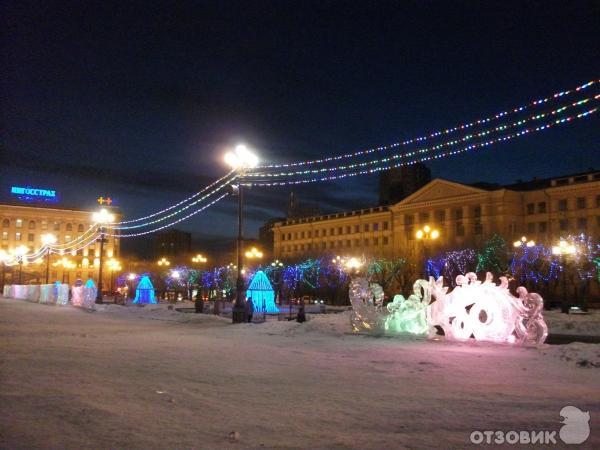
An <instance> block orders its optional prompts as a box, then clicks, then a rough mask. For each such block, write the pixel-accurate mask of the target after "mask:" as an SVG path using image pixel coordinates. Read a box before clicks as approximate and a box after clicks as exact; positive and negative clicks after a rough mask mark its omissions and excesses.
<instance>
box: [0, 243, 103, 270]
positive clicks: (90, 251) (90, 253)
mask: <svg viewBox="0 0 600 450" xmlns="http://www.w3.org/2000/svg"><path fill="white" fill-rule="evenodd" d="M0 248H1V249H2V250H4V251H5V252H7V253H10V252H11V251H10V250H9V248H8V244H2V246H1V247H0ZM27 250H28V252H29V253H31V252H32V251H33V247H32V246H28V247H27ZM66 254H69V255H71V256H85V257H89V258H96V259H97V258H98V257H99V256H100V250H96V249H94V248H89V247H88V248H86V249H80V250H77V251H75V252H67V253H66ZM102 254H103V255H104V256H105V257H107V258H112V257H113V256H114V251H113V250H112V249H106V248H105V249H104V251H103V252H102ZM84 259H86V258H84ZM84 265H85V264H84Z"/></svg>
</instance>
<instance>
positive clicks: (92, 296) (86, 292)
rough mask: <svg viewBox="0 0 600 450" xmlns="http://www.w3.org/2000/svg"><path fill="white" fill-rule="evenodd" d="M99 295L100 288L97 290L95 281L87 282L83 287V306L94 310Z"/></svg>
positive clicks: (89, 280)
mask: <svg viewBox="0 0 600 450" xmlns="http://www.w3.org/2000/svg"><path fill="white" fill-rule="evenodd" d="M97 294H98V288H96V284H95V283H94V280H92V279H91V278H90V279H88V280H87V281H86V282H85V285H84V286H83V303H82V304H81V306H83V307H84V308H89V309H93V308H94V303H96V295H97Z"/></svg>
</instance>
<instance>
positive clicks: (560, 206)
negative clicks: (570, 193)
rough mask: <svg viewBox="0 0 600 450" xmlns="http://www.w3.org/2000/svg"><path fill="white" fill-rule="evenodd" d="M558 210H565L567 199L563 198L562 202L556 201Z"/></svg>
mask: <svg viewBox="0 0 600 450" xmlns="http://www.w3.org/2000/svg"><path fill="white" fill-rule="evenodd" d="M558 210H559V211H566V210H567V199H566V198H563V199H562V200H559V201H558Z"/></svg>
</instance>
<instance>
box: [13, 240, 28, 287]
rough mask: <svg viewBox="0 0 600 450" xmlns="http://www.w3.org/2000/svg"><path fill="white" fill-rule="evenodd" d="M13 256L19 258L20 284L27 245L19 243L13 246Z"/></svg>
mask: <svg viewBox="0 0 600 450" xmlns="http://www.w3.org/2000/svg"><path fill="white" fill-rule="evenodd" d="M14 253H15V256H16V257H17V259H18V260H19V284H21V280H22V275H23V260H24V259H25V254H26V253H27V247H25V246H24V245H19V246H18V247H17V248H15V252H14Z"/></svg>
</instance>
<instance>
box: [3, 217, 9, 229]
mask: <svg viewBox="0 0 600 450" xmlns="http://www.w3.org/2000/svg"><path fill="white" fill-rule="evenodd" d="M2 226H3V227H4V228H8V227H10V220H9V219H4V220H3V221H2Z"/></svg>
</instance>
